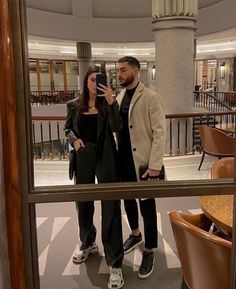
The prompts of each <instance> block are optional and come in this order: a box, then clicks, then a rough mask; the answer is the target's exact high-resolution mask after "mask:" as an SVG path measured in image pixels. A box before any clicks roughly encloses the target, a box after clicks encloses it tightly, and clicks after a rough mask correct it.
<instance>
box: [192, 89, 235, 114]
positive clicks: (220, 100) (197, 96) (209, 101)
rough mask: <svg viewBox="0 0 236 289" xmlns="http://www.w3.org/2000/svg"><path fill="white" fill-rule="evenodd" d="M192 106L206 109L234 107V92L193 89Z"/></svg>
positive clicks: (231, 108)
mask: <svg viewBox="0 0 236 289" xmlns="http://www.w3.org/2000/svg"><path fill="white" fill-rule="evenodd" d="M193 94H194V107H197V108H204V109H206V110H208V111H212V112H214V111H229V110H233V108H234V107H236V92H234V91H232V92H230V91H229V92H221V91H207V92H206V91H194V92H193Z"/></svg>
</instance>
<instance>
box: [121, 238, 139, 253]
mask: <svg viewBox="0 0 236 289" xmlns="http://www.w3.org/2000/svg"><path fill="white" fill-rule="evenodd" d="M142 242H143V241H142V240H141V241H139V242H138V243H136V244H135V245H133V246H132V247H130V248H129V249H128V250H126V251H125V250H124V254H128V253H129V252H131V251H133V250H134V249H135V248H136V247H138V246H139V245H140V244H142Z"/></svg>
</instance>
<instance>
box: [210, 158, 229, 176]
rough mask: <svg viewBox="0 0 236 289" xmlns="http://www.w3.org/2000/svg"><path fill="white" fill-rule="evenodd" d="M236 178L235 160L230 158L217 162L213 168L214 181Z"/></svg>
mask: <svg viewBox="0 0 236 289" xmlns="http://www.w3.org/2000/svg"><path fill="white" fill-rule="evenodd" d="M233 177H234V158H233V157H228V158H223V159H220V160H218V161H216V162H215V163H214V164H213V165H212V167H211V178H212V179H227V178H233Z"/></svg>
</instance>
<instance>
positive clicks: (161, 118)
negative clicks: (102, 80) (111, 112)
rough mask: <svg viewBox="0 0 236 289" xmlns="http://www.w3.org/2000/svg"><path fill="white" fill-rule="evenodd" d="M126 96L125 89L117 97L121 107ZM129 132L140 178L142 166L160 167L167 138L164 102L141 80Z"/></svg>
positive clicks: (131, 111) (131, 109)
mask: <svg viewBox="0 0 236 289" xmlns="http://www.w3.org/2000/svg"><path fill="white" fill-rule="evenodd" d="M124 95H125V89H124V90H123V91H121V93H120V94H119V95H118V96H117V102H118V104H119V107H120V105H121V102H122V100H123V97H124ZM129 133H130V140H131V147H132V154H133V159H134V165H135V170H136V175H137V179H138V180H139V173H138V172H139V167H140V165H147V164H148V167H149V168H150V169H154V170H160V169H161V166H162V162H163V155H164V151H165V141H166V120H165V112H164V103H163V100H162V98H161V96H160V95H159V94H158V93H157V92H155V91H153V90H150V89H148V88H146V87H145V86H144V84H143V83H139V85H138V87H137V88H136V90H135V93H134V95H133V97H132V100H131V103H130V107H129Z"/></svg>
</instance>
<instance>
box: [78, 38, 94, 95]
mask: <svg viewBox="0 0 236 289" xmlns="http://www.w3.org/2000/svg"><path fill="white" fill-rule="evenodd" d="M76 48H77V59H78V65H79V89H80V91H81V92H82V91H83V81H84V76H85V74H86V72H87V70H88V68H89V66H90V65H92V64H93V62H92V48H91V43H88V42H77V43H76Z"/></svg>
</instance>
